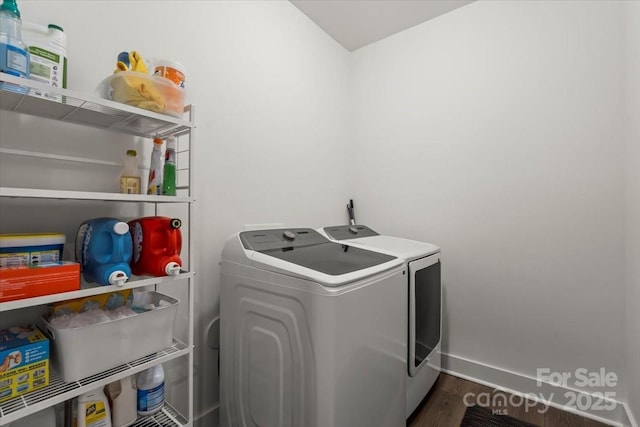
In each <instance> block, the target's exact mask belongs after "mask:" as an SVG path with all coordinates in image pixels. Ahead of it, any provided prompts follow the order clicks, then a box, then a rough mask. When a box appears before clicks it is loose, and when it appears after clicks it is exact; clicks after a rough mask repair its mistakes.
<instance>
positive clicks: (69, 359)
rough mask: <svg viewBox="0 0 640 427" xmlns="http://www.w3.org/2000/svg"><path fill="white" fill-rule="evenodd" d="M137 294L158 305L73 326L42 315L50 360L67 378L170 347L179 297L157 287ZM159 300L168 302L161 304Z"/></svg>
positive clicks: (66, 379)
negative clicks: (62, 325) (54, 322)
mask: <svg viewBox="0 0 640 427" xmlns="http://www.w3.org/2000/svg"><path fill="white" fill-rule="evenodd" d="M137 298H141V301H144V303H145V304H154V305H156V306H157V307H158V308H156V309H154V310H150V311H147V312H144V313H140V314H136V315H135V316H131V317H126V318H123V319H118V320H113V321H111V322H104V323H98V324H95V325H89V326H83V327H79V328H70V329H57V328H55V327H53V326H51V324H50V323H49V322H47V321H46V319H45V318H44V317H43V318H42V321H43V323H44V329H45V332H46V333H47V335H49V339H50V342H51V362H52V364H53V367H54V368H55V369H56V371H57V372H58V373H59V374H60V376H61V377H62V379H63V380H64V381H67V382H71V381H77V380H80V379H82V378H86V377H88V376H91V375H94V374H97V373H99V372H102V371H105V370H108V369H111V368H114V367H116V366H119V365H122V364H124V363H127V362H131V361H133V360H135V359H138V358H140V357H143V356H147V355H149V354H152V353H156V352H158V351H160V350H163V349H165V348H168V347H171V345H172V343H173V323H174V320H175V317H176V313H177V310H178V304H179V302H180V301H178V300H177V299H175V298H172V297H170V296H168V295H163V294H161V293H158V292H154V291H149V292H142V295H139V296H137V297H136V299H137ZM160 301H164V302H165V303H168V305H167V304H163V305H161V306H160V305H159V304H160Z"/></svg>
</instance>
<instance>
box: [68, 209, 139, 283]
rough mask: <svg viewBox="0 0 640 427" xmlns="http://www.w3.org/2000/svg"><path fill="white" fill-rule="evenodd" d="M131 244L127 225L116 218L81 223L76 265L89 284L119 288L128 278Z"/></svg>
mask: <svg viewBox="0 0 640 427" xmlns="http://www.w3.org/2000/svg"><path fill="white" fill-rule="evenodd" d="M132 253H133V244H132V241H131V235H130V234H129V225H128V224H127V223H126V222H122V221H119V220H117V219H116V218H95V219H91V220H88V221H85V222H83V223H82V225H81V226H80V228H79V229H78V234H77V235H76V261H77V262H78V263H80V269H81V271H82V277H83V278H84V280H85V281H87V282H90V283H99V284H101V285H118V286H122V285H124V284H125V282H126V281H127V280H128V279H129V277H131V267H130V266H129V262H130V261H131V255H132Z"/></svg>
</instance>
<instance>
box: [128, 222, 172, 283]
mask: <svg viewBox="0 0 640 427" xmlns="http://www.w3.org/2000/svg"><path fill="white" fill-rule="evenodd" d="M181 226H182V221H180V219H178V218H169V217H166V216H148V217H144V218H138V219H134V220H132V221H129V230H130V233H131V238H132V240H133V259H132V260H131V271H132V272H133V274H136V275H139V276H145V275H149V276H158V277H159V276H176V275H178V274H180V269H181V268H182V259H181V258H180V251H181V250H182V233H181V232H180V227H181Z"/></svg>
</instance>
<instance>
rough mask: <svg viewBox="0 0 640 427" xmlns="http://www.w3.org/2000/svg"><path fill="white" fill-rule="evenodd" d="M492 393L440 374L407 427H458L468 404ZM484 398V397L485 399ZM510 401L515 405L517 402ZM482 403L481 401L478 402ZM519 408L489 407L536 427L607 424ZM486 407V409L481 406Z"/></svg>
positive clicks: (557, 412)
mask: <svg viewBox="0 0 640 427" xmlns="http://www.w3.org/2000/svg"><path fill="white" fill-rule="evenodd" d="M493 390H494V389H492V388H491V387H487V386H484V385H481V384H477V383H474V382H471V381H467V380H463V379H462V378H457V377H454V376H451V375H447V374H441V375H440V378H439V379H438V381H437V382H436V384H435V385H434V386H433V389H432V390H431V391H430V392H429V395H428V396H427V397H426V398H425V400H424V401H423V402H422V403H421V404H420V406H419V407H418V408H417V409H416V411H415V412H414V413H413V415H412V416H411V418H410V419H409V420H408V421H407V426H409V427H458V426H459V425H460V422H461V421H462V418H463V417H464V413H465V411H466V409H467V406H466V405H465V401H464V398H465V395H467V393H472V394H471V395H469V396H468V397H467V402H470V401H474V398H473V397H474V396H478V395H480V393H491V392H492V391H493ZM485 396H486V395H485ZM512 401H515V402H518V399H514V400H512ZM481 402H482V400H481ZM533 405H534V404H533V402H531V403H530V406H528V407H527V405H525V404H522V405H520V406H519V407H513V406H511V405H509V404H508V402H507V406H506V407H505V406H497V407H491V406H489V407H490V408H491V409H493V410H498V411H500V413H502V414H504V415H508V416H510V417H513V418H517V419H519V420H522V421H526V422H528V423H531V424H534V425H536V426H539V427H605V426H606V424H602V423H599V422H597V421H593V420H590V419H587V418H583V417H580V416H577V415H574V414H571V413H569V412H565V411H561V410H559V409H556V408H552V407H549V408H548V409H547V410H546V412H545V411H544V406H542V405H541V404H538V405H537V406H533ZM481 406H485V405H481Z"/></svg>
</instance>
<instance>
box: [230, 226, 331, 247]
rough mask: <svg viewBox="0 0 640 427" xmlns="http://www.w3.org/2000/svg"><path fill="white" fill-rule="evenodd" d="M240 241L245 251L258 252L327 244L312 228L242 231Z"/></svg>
mask: <svg viewBox="0 0 640 427" xmlns="http://www.w3.org/2000/svg"><path fill="white" fill-rule="evenodd" d="M240 241H241V242H242V245H243V246H244V247H245V249H251V250H254V251H258V252H262V251H267V250H270V249H286V248H294V247H300V246H307V245H315V244H319V243H327V242H329V240H327V239H326V238H325V237H324V236H322V235H321V234H320V233H318V232H317V231H315V230H314V229H312V228H286V229H276V230H254V231H243V232H242V233H240Z"/></svg>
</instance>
